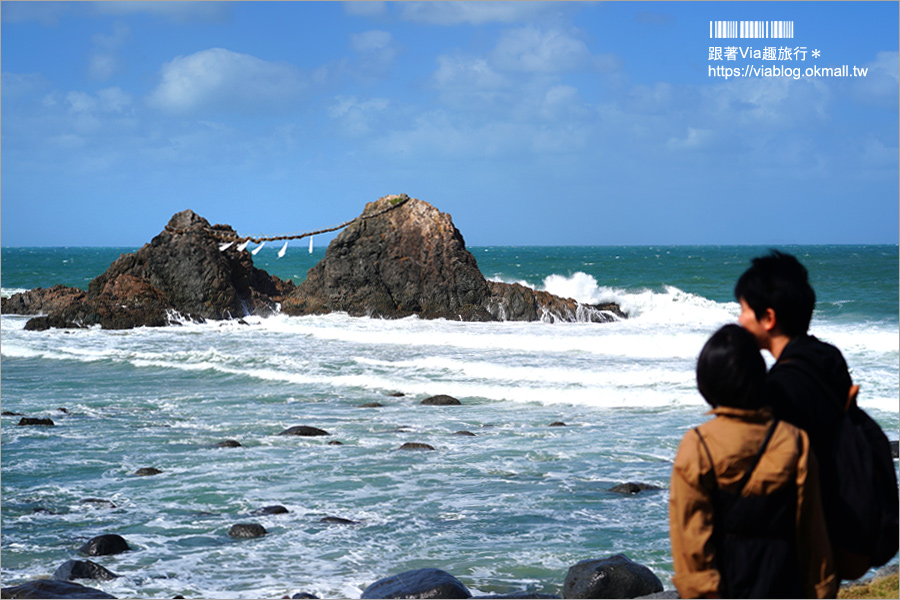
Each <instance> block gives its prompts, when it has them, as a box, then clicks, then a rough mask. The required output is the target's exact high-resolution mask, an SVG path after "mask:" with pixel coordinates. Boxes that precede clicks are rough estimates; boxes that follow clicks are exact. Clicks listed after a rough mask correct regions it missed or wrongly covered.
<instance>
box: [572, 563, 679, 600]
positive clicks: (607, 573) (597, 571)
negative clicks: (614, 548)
mask: <svg viewBox="0 0 900 600" xmlns="http://www.w3.org/2000/svg"><path fill="white" fill-rule="evenodd" d="M661 591H663V585H662V582H661V581H660V580H659V578H658V577H657V576H656V575H654V574H653V572H652V571H651V570H650V569H648V568H647V567H645V566H643V565H639V564H637V563H636V562H633V561H632V560H631V559H629V558H628V557H627V556H625V555H624V554H616V555H615V556H612V557H610V558H602V559H595V560H583V561H581V562H580V563H578V564H576V565H574V566H572V567H570V568H569V571H568V573H566V580H565V582H564V583H563V598H637V597H638V596H646V595H647V594H654V593H656V592H661Z"/></svg>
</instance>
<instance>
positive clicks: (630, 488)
mask: <svg viewBox="0 0 900 600" xmlns="http://www.w3.org/2000/svg"><path fill="white" fill-rule="evenodd" d="M659 489H662V488H660V487H658V486H655V485H650V484H649V483H635V482H633V481H629V482H628V483H620V484H619V485H614V486H612V487H611V488H609V491H610V492H615V493H617V494H639V493H640V492H646V491H648V490H659Z"/></svg>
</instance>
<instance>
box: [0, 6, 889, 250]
mask: <svg viewBox="0 0 900 600" xmlns="http://www.w3.org/2000/svg"><path fill="white" fill-rule="evenodd" d="M898 7H900V4H898V3H896V2H796V3H795V2H748V3H744V2H647V3H644V2H611V3H602V2H572V3H569V2H473V3H468V2H447V3H444V2H387V3H384V2H348V3H341V2H323V3H318V2H226V3H217V2H97V3H93V2H72V3H68V2H2V3H0V23H2V38H0V39H2V63H0V64H2V87H0V90H2V99H0V100H2V104H0V108H2V121H0V127H2V129H0V136H2V137H0V142H2V148H0V150H2V163H0V169H2V174H0V194H2V197H0V203H2V204H0V206H2V220H0V228H2V232H0V234H2V238H0V242H2V245H3V246H66V245H86V246H92V245H94V246H140V245H141V244H143V243H145V242H147V241H149V240H150V239H151V238H152V237H153V236H154V235H156V234H157V233H158V232H159V231H160V230H161V229H162V227H163V226H164V225H165V223H166V222H167V221H168V219H169V218H170V217H171V215H172V214H174V213H175V212H177V211H180V210H183V209H185V208H191V209H193V210H194V211H195V212H197V213H199V214H201V215H203V216H204V217H206V218H207V219H208V220H209V221H210V222H212V223H228V224H230V225H232V226H233V227H234V228H235V229H236V230H237V231H238V232H240V233H243V234H254V235H261V234H272V235H274V234H286V233H296V232H304V231H310V230H315V229H320V228H324V227H328V226H332V225H336V224H338V223H341V222H343V221H346V220H348V219H351V218H353V217H355V216H356V215H358V214H359V213H360V212H361V211H362V208H363V206H364V205H365V203H367V202H370V201H372V200H375V199H377V198H378V197H380V196H383V195H386V194H393V193H407V194H409V195H410V196H413V197H416V198H420V199H422V200H425V201H427V202H430V203H432V204H434V205H435V206H436V207H437V208H438V209H440V210H441V211H443V212H448V213H450V214H451V215H452V216H453V220H454V223H455V224H456V226H457V228H459V229H460V231H461V232H462V233H463V235H464V237H465V239H466V242H467V243H468V244H469V245H473V246H482V245H569V244H571V245H619V244H794V243H800V244H803V243H894V244H895V243H897V242H898V219H900V215H898V203H900V201H898V197H900V190H898V180H900V174H898V164H900V155H898V112H900V109H898V87H900V84H898V73H900V66H898V30H897V22H898V16H900V15H898V10H900V9H898ZM712 20H770V21H772V20H790V21H793V22H794V38H792V39H710V36H709V22H710V21H712ZM711 46H712V47H721V48H723V49H726V48H728V47H734V48H744V49H746V48H751V49H755V50H759V51H762V50H763V49H764V48H767V47H773V48H776V49H781V48H785V47H787V48H806V50H807V55H806V60H805V61H799V60H797V59H796V58H795V60H792V61H790V62H788V61H786V60H784V57H783V56H782V57H781V60H770V59H766V60H763V59H762V58H759V59H753V58H752V57H746V58H744V57H741V56H740V55H738V56H737V57H736V58H735V59H734V60H731V61H728V60H724V59H723V60H720V61H714V60H710V47H711ZM813 50H818V51H819V56H818V57H817V58H813V56H812V52H813ZM842 65H848V67H849V69H850V71H851V72H852V70H853V67H858V68H865V69H866V76H865V77H856V78H850V77H847V78H845V77H826V76H819V77H808V78H807V77H801V78H800V79H794V78H793V77H791V76H789V77H785V76H783V75H781V76H779V75H777V73H776V74H772V72H771V71H770V74H769V76H758V77H741V78H737V77H732V78H728V79H726V78H724V77H718V76H711V74H710V67H712V68H713V69H715V68H716V67H720V66H721V67H723V68H724V67H728V68H746V67H754V68H762V67H770V68H771V67H781V68H782V69H783V68H795V67H799V68H801V69H802V70H804V71H805V69H807V68H812V67H816V66H818V67H835V66H842ZM322 241H325V240H324V239H323V240H322ZM298 243H302V242H298Z"/></svg>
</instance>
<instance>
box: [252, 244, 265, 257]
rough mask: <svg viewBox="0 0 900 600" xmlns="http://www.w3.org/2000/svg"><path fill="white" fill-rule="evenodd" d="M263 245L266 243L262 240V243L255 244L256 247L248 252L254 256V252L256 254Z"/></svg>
mask: <svg viewBox="0 0 900 600" xmlns="http://www.w3.org/2000/svg"><path fill="white" fill-rule="evenodd" d="M265 245H266V243H265V242H263V243H262V244H260V245H259V246H257V247H256V248H254V249H253V251H252V252H250V254H252V255H253V256H256V254H257V253H258V252H259V251H260V250H262V247H263V246H265Z"/></svg>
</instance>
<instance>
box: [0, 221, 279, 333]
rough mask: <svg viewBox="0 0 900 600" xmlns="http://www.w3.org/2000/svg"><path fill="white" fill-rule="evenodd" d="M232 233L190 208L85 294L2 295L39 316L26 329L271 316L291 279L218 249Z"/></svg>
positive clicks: (16, 309) (245, 255) (10, 307)
mask: <svg viewBox="0 0 900 600" xmlns="http://www.w3.org/2000/svg"><path fill="white" fill-rule="evenodd" d="M229 235H231V236H236V233H235V232H234V230H233V229H232V228H231V227H229V226H227V225H215V226H210V224H209V222H208V221H207V220H206V219H204V218H203V217H201V216H199V215H197V214H195V213H194V212H193V211H190V210H185V211H182V212H180V213H177V214H175V215H174V216H173V217H172V218H171V220H170V221H169V224H168V225H166V227H165V229H164V230H163V231H162V232H161V233H160V234H159V235H157V236H156V237H154V238H153V240H151V241H150V242H149V243H147V244H144V246H143V247H142V248H141V249H139V250H138V251H137V252H135V253H130V254H123V255H121V256H120V257H119V258H118V259H117V260H116V261H114V262H113V263H112V264H111V265H110V266H109V268H108V269H107V270H106V272H104V273H103V274H102V275H100V276H99V277H97V278H96V279H94V280H93V281H91V282H90V284H89V285H88V289H87V292H84V291H83V290H79V289H76V288H67V287H65V286H61V285H57V286H54V287H51V288H49V289H46V290H45V289H41V288H37V289H34V290H29V291H27V292H24V293H21V294H15V295H13V296H12V297H10V298H4V299H3V301H2V311H3V312H4V313H13V314H25V315H38V314H40V315H42V316H40V317H35V318H34V319H31V320H29V321H28V323H26V326H25V327H26V329H47V328H49V327H85V326H91V325H98V324H99V325H100V326H101V327H102V328H103V329H130V328H132V327H140V326H150V327H155V326H162V325H169V324H171V323H172V322H174V321H177V320H180V319H190V320H194V321H203V320H205V319H227V318H240V317H243V316H244V315H247V314H261V315H269V314H272V313H274V312H275V311H276V309H277V305H276V303H277V302H280V301H281V299H282V298H283V297H284V296H285V295H286V294H287V293H288V292H290V291H291V290H292V289H293V287H294V284H293V282H285V281H282V280H280V279H278V278H277V277H273V276H270V275H269V274H268V273H266V272H265V271H263V270H261V269H257V268H255V267H254V266H253V260H252V258H251V255H250V253H249V252H247V251H246V250H238V249H237V248H235V247H231V248H228V249H226V250H224V251H220V250H219V244H220V243H221V238H222V237H228V236H229Z"/></svg>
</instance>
